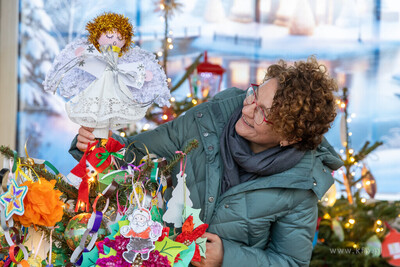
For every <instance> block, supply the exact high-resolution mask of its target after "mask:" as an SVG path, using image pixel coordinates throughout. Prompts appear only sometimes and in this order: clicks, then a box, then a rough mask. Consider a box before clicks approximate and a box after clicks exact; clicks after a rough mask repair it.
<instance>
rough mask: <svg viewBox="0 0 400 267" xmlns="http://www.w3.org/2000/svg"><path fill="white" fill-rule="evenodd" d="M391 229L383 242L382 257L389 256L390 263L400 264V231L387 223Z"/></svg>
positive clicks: (393, 264)
mask: <svg viewBox="0 0 400 267" xmlns="http://www.w3.org/2000/svg"><path fill="white" fill-rule="evenodd" d="M385 224H386V227H387V228H388V229H389V230H390V232H389V234H388V235H387V236H386V237H385V240H383V242H382V257H383V258H385V257H389V258H390V259H389V260H388V263H389V264H390V265H392V266H400V233H399V232H397V231H396V230H395V229H394V228H393V227H391V226H390V225H389V224H388V223H386V222H385Z"/></svg>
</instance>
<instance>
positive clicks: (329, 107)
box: [264, 57, 337, 150]
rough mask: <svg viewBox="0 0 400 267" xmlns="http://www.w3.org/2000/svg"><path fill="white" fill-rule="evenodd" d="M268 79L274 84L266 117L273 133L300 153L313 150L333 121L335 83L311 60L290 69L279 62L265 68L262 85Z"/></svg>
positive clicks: (294, 65) (283, 62) (325, 70)
mask: <svg viewBox="0 0 400 267" xmlns="http://www.w3.org/2000/svg"><path fill="white" fill-rule="evenodd" d="M271 78H276V80H277V82H278V88H277V91H276V93H275V96H274V100H273V104H272V107H271V111H270V116H269V119H270V120H271V122H272V123H273V128H274V131H275V132H276V133H278V134H280V135H281V136H283V137H285V138H286V140H288V141H289V142H290V141H295V142H296V141H297V142H296V143H295V144H294V146H295V147H297V148H298V149H300V150H308V149H315V148H316V147H317V146H318V145H319V144H320V143H321V142H322V138H323V135H324V134H325V133H326V132H327V131H328V129H329V128H330V127H331V123H332V122H333V120H334V119H335V117H336V104H335V96H334V92H335V91H337V84H336V82H335V81H334V80H333V79H332V78H331V77H330V76H329V74H328V72H327V69H326V67H325V66H324V65H321V64H319V63H318V62H317V60H316V58H315V57H309V58H308V59H307V61H298V62H295V63H294V64H293V65H291V66H288V64H287V63H286V62H285V61H283V60H280V61H279V62H278V63H277V64H274V65H271V66H269V67H268V70H267V73H266V75H265V78H264V81H265V80H268V79H271Z"/></svg>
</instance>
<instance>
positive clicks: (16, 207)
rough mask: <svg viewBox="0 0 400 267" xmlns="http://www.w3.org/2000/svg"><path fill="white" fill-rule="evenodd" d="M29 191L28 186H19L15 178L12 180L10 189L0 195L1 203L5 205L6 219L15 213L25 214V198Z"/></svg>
mask: <svg viewBox="0 0 400 267" xmlns="http://www.w3.org/2000/svg"><path fill="white" fill-rule="evenodd" d="M27 192H28V187H27V186H18V185H17V182H16V181H15V180H14V179H13V180H11V184H10V186H9V187H8V191H7V192H5V193H4V194H2V195H1V196H0V203H1V204H2V205H3V206H4V212H5V217H6V220H9V219H10V218H11V217H12V216H13V215H14V214H16V215H23V214H24V212H25V209H24V198H25V196H26V193H27Z"/></svg>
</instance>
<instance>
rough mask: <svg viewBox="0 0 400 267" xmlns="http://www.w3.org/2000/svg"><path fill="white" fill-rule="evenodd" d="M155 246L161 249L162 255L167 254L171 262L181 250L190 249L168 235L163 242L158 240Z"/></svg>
mask: <svg viewBox="0 0 400 267" xmlns="http://www.w3.org/2000/svg"><path fill="white" fill-rule="evenodd" d="M155 246H156V248H155V250H157V251H159V252H160V254H161V255H163V256H167V257H168V260H169V262H170V263H171V264H173V263H174V261H175V257H176V255H178V254H179V253H180V252H181V251H183V250H186V249H188V247H187V246H185V245H184V244H181V243H178V242H175V241H172V240H171V239H169V238H167V237H166V238H164V239H163V240H162V241H161V242H156V243H155Z"/></svg>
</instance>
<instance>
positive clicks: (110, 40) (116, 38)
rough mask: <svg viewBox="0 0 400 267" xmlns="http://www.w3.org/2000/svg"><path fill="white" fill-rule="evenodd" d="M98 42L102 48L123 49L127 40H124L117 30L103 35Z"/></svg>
mask: <svg viewBox="0 0 400 267" xmlns="http://www.w3.org/2000/svg"><path fill="white" fill-rule="evenodd" d="M97 41H98V42H99V45H100V46H102V45H113V46H118V47H119V48H122V47H123V46H124V45H125V39H124V38H122V36H121V34H120V33H119V32H118V31H116V30H113V31H111V32H106V33H102V34H101V35H100V38H99V39H98V40H97Z"/></svg>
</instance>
